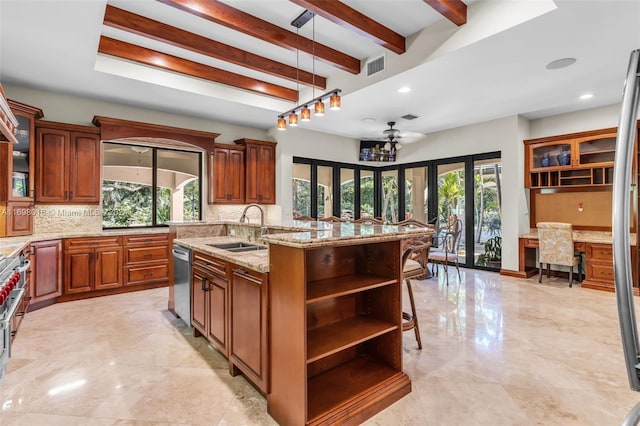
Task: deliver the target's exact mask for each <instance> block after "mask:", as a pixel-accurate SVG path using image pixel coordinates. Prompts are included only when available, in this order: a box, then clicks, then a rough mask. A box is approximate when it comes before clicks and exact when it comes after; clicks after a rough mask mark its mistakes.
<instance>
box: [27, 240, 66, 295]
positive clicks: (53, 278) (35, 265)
mask: <svg viewBox="0 0 640 426" xmlns="http://www.w3.org/2000/svg"><path fill="white" fill-rule="evenodd" d="M61 294H62V241H61V240H51V241H38V242H33V243H31V297H32V298H31V305H34V304H36V303H40V302H45V301H51V300H52V299H55V298H56V297H58V296H60V295H61Z"/></svg>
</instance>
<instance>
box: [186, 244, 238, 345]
mask: <svg viewBox="0 0 640 426" xmlns="http://www.w3.org/2000/svg"><path fill="white" fill-rule="evenodd" d="M226 268H227V263H226V262H223V261H220V260H218V259H215V258H212V257H210V256H207V255H205V254H202V253H199V252H194V253H193V267H192V269H191V271H192V272H191V286H192V287H191V298H192V303H191V324H192V325H193V329H194V335H195V336H196V337H197V336H200V335H203V336H205V338H206V339H207V340H209V341H210V342H211V344H212V345H213V346H214V347H215V348H216V349H217V350H218V351H219V352H220V353H221V354H222V355H224V356H225V357H226V358H229V346H228V339H227V336H228V335H229V332H228V328H229V322H228V306H229V296H228V291H227V290H228V286H229V282H228V281H227V278H226V277H227V273H226Z"/></svg>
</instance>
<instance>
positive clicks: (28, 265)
mask: <svg viewBox="0 0 640 426" xmlns="http://www.w3.org/2000/svg"><path fill="white" fill-rule="evenodd" d="M29 268H31V261H30V260H26V261H25V262H24V263H23V264H22V265H20V266H17V267H16V269H15V271H16V272H19V273H21V274H22V273H24V271H26V270H27V269H29Z"/></svg>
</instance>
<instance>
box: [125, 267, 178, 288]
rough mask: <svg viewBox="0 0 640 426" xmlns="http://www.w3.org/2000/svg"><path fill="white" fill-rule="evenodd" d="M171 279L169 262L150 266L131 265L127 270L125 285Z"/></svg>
mask: <svg viewBox="0 0 640 426" xmlns="http://www.w3.org/2000/svg"><path fill="white" fill-rule="evenodd" d="M168 279H169V265H168V264H167V263H164V264H159V265H149V266H130V267H127V268H126V270H125V283H124V284H125V285H134V284H144V283H148V282H155V281H164V280H168Z"/></svg>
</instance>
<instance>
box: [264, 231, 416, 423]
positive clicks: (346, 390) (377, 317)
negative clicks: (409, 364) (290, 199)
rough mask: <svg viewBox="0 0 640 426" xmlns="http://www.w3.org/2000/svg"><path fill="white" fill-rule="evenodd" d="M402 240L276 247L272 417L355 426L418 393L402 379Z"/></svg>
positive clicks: (272, 282) (272, 275)
mask: <svg viewBox="0 0 640 426" xmlns="http://www.w3.org/2000/svg"><path fill="white" fill-rule="evenodd" d="M400 251H401V246H400V241H388V242H376V243H363V244H359V245H350V246H327V247H311V248H307V249H305V248H298V247H289V246H282V245H275V244H271V245H270V247H269V257H270V271H269V301H270V307H269V309H270V312H271V313H270V319H271V323H270V330H271V332H270V354H271V355H270V364H271V375H270V385H269V386H270V393H269V394H268V397H267V403H268V411H269V414H271V416H272V417H273V418H274V419H275V420H276V421H277V422H278V423H280V424H296V425H302V424H329V423H331V424H341V423H345V422H349V423H350V424H357V423H360V422H362V421H363V420H364V419H366V418H368V417H370V416H372V415H373V414H375V413H377V412H378V411H380V410H382V409H383V408H385V407H387V406H388V405H390V404H391V403H393V402H394V401H396V400H398V399H400V398H401V397H402V396H404V395H406V394H408V393H409V392H410V391H411V382H410V380H409V378H408V376H407V375H406V374H404V373H403V371H402V356H403V353H402V323H401V318H402V309H401V285H400V284H401V272H402V271H401V259H400V257H401V253H400Z"/></svg>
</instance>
